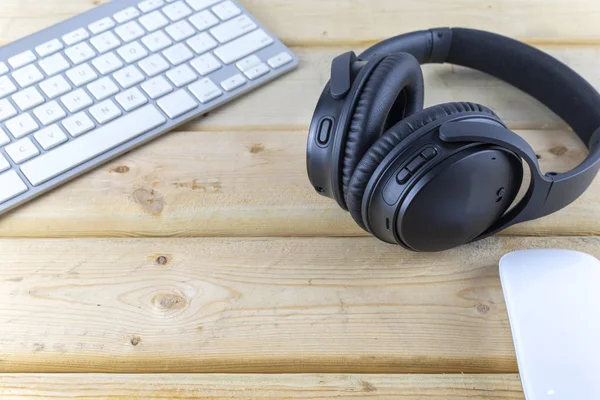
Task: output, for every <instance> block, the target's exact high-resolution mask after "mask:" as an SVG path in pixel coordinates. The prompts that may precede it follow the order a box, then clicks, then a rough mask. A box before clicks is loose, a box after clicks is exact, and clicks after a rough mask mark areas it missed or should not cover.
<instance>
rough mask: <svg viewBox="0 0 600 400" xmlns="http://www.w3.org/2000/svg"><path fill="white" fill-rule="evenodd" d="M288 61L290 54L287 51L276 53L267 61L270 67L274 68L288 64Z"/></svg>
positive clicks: (290, 59)
mask: <svg viewBox="0 0 600 400" xmlns="http://www.w3.org/2000/svg"><path fill="white" fill-rule="evenodd" d="M290 61H292V56H291V55H290V54H289V53H288V52H287V51H284V52H281V53H279V54H277V55H276V56H273V57H271V58H269V60H268V61H267V62H268V63H269V65H270V66H271V68H274V69H275V68H279V67H282V66H284V65H286V64H288V63H289V62H290Z"/></svg>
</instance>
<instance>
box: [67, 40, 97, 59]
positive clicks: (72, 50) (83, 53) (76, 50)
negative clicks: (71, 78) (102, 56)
mask: <svg viewBox="0 0 600 400" xmlns="http://www.w3.org/2000/svg"><path fill="white" fill-rule="evenodd" d="M65 54H66V55H67V57H69V60H71V62H72V63H73V64H80V63H82V62H84V61H87V60H90V59H92V58H94V57H95V56H96V53H95V52H94V50H92V48H91V47H90V46H89V45H88V44H87V43H80V44H77V45H75V46H73V47H69V48H68V49H66V50H65Z"/></svg>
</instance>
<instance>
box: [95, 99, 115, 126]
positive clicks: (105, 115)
mask: <svg viewBox="0 0 600 400" xmlns="http://www.w3.org/2000/svg"><path fill="white" fill-rule="evenodd" d="M89 111H90V114H92V117H94V118H95V119H96V121H98V123H100V124H103V123H105V122H108V121H111V120H113V119H115V118H117V117H118V116H119V115H121V110H119V107H117V105H116V104H115V103H114V102H113V101H112V100H104V101H103V102H102V103H98V104H96V105H95V106H92V107H90V110H89Z"/></svg>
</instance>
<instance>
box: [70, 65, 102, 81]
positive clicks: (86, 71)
mask: <svg viewBox="0 0 600 400" xmlns="http://www.w3.org/2000/svg"><path fill="white" fill-rule="evenodd" d="M66 74H67V78H69V80H70V81H71V82H72V83H73V85H75V86H81V85H85V84H86V83H89V82H91V81H93V80H94V79H96V78H97V77H98V74H96V72H94V70H93V69H92V67H90V65H89V64H88V63H85V64H81V65H79V66H77V67H75V68H71V69H70V70H68V71H67V72H66Z"/></svg>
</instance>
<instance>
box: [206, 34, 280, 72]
mask: <svg viewBox="0 0 600 400" xmlns="http://www.w3.org/2000/svg"><path fill="white" fill-rule="evenodd" d="M272 43H273V39H272V38H271V37H270V36H269V35H267V34H266V33H265V31H263V30H262V29H257V30H255V31H253V32H251V33H249V34H247V35H245V36H242V37H240V38H237V39H235V40H233V41H231V42H229V43H227V44H225V45H223V46H221V47H219V48H218V49H216V50H215V54H216V56H217V57H219V58H220V59H221V61H223V63H225V64H231V63H232V62H235V61H237V60H239V59H240V58H244V57H246V56H248V55H250V54H252V53H256V52H257V51H258V50H260V49H263V48H265V47H267V46H269V45H271V44H272Z"/></svg>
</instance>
